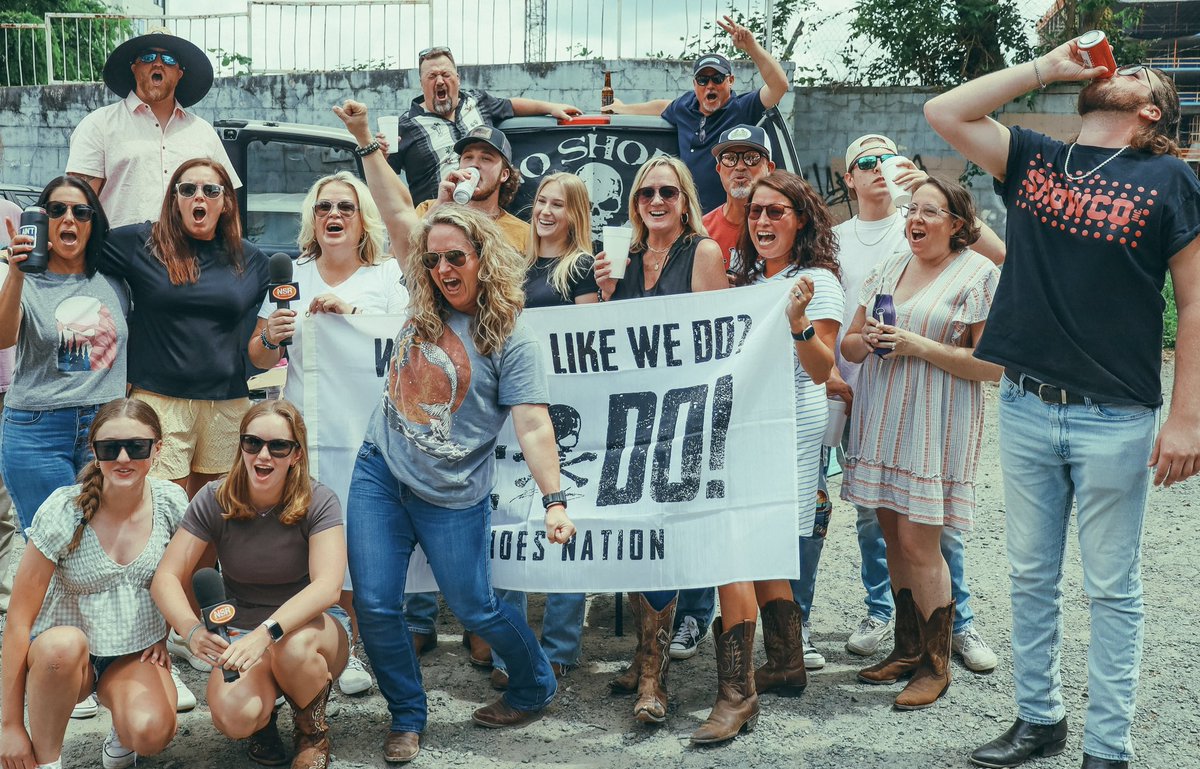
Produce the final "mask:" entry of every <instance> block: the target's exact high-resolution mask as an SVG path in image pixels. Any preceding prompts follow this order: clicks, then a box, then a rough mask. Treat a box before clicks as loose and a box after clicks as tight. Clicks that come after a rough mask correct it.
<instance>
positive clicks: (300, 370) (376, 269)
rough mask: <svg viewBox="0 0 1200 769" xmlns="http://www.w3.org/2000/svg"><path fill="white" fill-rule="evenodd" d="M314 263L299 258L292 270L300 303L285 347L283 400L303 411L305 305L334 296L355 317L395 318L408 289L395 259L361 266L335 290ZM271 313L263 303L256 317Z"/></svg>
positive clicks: (270, 304) (272, 307)
mask: <svg viewBox="0 0 1200 769" xmlns="http://www.w3.org/2000/svg"><path fill="white" fill-rule="evenodd" d="M317 261H318V260H317V259H309V258H306V257H300V258H299V259H297V260H296V263H295V267H294V268H293V270H292V280H293V281H294V282H295V283H296V284H297V285H298V286H299V288H300V299H298V300H297V301H295V302H293V303H292V309H293V310H295V311H296V314H297V318H296V320H297V323H296V333H295V334H294V335H293V336H292V343H291V345H290V346H289V347H288V374H287V384H285V385H284V387H283V397H284V398H286V399H287V400H289V401H291V402H292V403H293V404H294V405H295V406H296V408H298V409H300V410H301V412H303V411H304V352H303V350H304V336H303V335H304V326H305V325H306V324H305V315H304V314H305V312H306V311H307V308H308V305H309V302H311V301H312V300H313V299H314V298H315V297H318V296H320V295H321V294H334V295H335V296H337V297H338V298H339V299H341V300H342V301H344V302H347V303H349V304H351V305H353V306H354V307H356V308H358V311H359V313H366V314H370V315H395V314H400V313H403V312H404V311H405V309H406V308H407V307H408V289H406V288H405V287H404V285H403V284H402V283H401V282H400V280H401V278H402V277H403V273H401V272H400V264H399V262H397V261H396V260H395V259H388V260H387V261H384V262H382V263H380V264H376V265H368V264H364V265H363V266H362V267H359V268H358V270H357V271H356V272H355V273H354V274H353V275H351V276H350V277H349V278H346V279H345V280H344V281H342V282H341V283H340V284H338V285H337V286H330V285H329V284H328V283H326V282H325V280H324V279H323V278H322V277H321V273H320V271H319V270H318V269H317ZM273 312H275V303H274V302H272V301H271V300H269V299H268V300H265V301H264V302H263V304H262V308H260V309H259V311H258V317H260V318H267V317H270V315H271V313H273Z"/></svg>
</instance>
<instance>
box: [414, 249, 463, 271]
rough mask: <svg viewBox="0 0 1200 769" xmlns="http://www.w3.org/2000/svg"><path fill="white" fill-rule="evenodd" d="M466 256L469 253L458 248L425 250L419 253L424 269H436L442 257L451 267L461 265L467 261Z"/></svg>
mask: <svg viewBox="0 0 1200 769" xmlns="http://www.w3.org/2000/svg"><path fill="white" fill-rule="evenodd" d="M468 256H470V254H468V253H467V252H466V251H460V250H459V249H454V250H452V251H426V252H425V253H423V254H421V264H423V265H425V269H427V270H436V269H437V266H438V264H440V263H441V261H442V258H443V257H444V258H445V259H446V261H447V262H449V263H450V265H451V266H452V267H462V266H463V265H464V264H466V263H467V257H468Z"/></svg>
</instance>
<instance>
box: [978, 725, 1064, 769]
mask: <svg viewBox="0 0 1200 769" xmlns="http://www.w3.org/2000/svg"><path fill="white" fill-rule="evenodd" d="M1066 747H1067V719H1066V718H1065V717H1064V718H1063V719H1062V720H1061V721H1059V722H1058V723H1057V724H1049V725H1047V726H1043V725H1041V724H1031V723H1029V722H1028V721H1022V720H1021V719H1019V718H1018V719H1017V720H1016V722H1015V723H1014V724H1013V725H1012V726H1010V727H1009V729H1008V731H1007V732H1005V733H1004V734H1002V735H1000V736H999V737H997V738H996V739H994V740H992V741H991V742H989V743H988V744H986V745H984V746H982V747H980V748H976V749H975V752H974V753H972V754H971V763H973V764H975V765H976V766H986V767H988V769H1007V767H1010V766H1019V765H1021V764H1023V763H1025V761H1026V760H1027V759H1030V758H1036V757H1039V756H1057V755H1058V754H1059V753H1062V752H1063V751H1064V750H1065V749H1066Z"/></svg>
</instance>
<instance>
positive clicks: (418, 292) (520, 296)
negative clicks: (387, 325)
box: [404, 204, 525, 355]
mask: <svg viewBox="0 0 1200 769" xmlns="http://www.w3.org/2000/svg"><path fill="white" fill-rule="evenodd" d="M437 224H448V225H451V226H453V227H457V228H458V229H459V230H461V231H462V233H463V234H464V235H465V236H466V238H467V240H468V241H470V243H471V245H472V246H473V247H474V249H475V253H476V254H478V255H479V295H478V296H477V297H476V299H475V305H476V307H477V308H478V309H477V310H476V312H475V316H474V317H473V318H472V319H471V340H472V341H473V342H474V343H475V349H476V350H478V351H479V352H480V354H482V355H492V354H493V353H497V352H499V351H500V350H501V349H503V347H504V344H505V342H507V341H508V337H509V336H511V335H512V332H513V328H514V327H515V326H516V325H517V316H518V315H520V314H521V310H523V309H524V308H525V257H523V256H522V255H521V254H520V253H519V252H518V251H517V250H516V249H515V248H513V247H512V246H511V245H510V244H509V242H508V240H506V239H505V237H504V233H502V232H501V231H500V228H499V227H497V226H496V224H495V223H494V222H493V221H492V220H491V219H489V218H488V217H487V216H485V215H484V214H481V213H479V212H478V211H475V210H474V209H472V208H468V207H467V206H460V205H455V204H446V205H441V206H438V207H437V208H435V209H433V211H432V212H431V213H430V214H429V215H428V216H426V217H425V219H424V221H422V222H421V226H420V227H419V228H417V229H416V230H414V231H413V234H412V239H411V241H410V242H409V248H408V253H407V254H406V256H405V261H406V263H405V265H404V274H405V275H406V276H407V277H406V282H407V284H408V293H409V321H410V322H411V323H412V324H413V326H414V327H415V328H416V330H417V333H418V334H419V335H420V337H421V338H422V339H428V340H430V341H435V340H437V339H440V338H441V336H442V332H443V331H444V330H445V323H446V319H447V318H449V317H450V309H451V307H450V303H449V302H447V301H446V297H444V296H442V292H441V291H439V290H438V287H437V286H436V285H435V284H434V282H433V276H432V275H431V274H430V271H429V270H428V269H426V268H425V265H423V264H422V263H421V254H423V253H425V252H426V251H428V250H429V232H430V230H432V229H433V227H434V225H437Z"/></svg>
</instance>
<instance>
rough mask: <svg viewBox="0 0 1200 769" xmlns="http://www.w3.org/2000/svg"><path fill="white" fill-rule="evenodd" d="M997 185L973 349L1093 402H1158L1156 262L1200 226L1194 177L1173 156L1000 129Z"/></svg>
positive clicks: (1159, 282) (1160, 271)
mask: <svg viewBox="0 0 1200 769" xmlns="http://www.w3.org/2000/svg"><path fill="white" fill-rule="evenodd" d="M1010 131H1011V135H1012V138H1011V140H1010V142H1009V149H1008V166H1007V168H1006V170H1005V178H1004V181H1003V182H996V185H995V186H996V192H997V193H998V194H999V195H1001V196H1002V197H1003V198H1004V203H1005V206H1006V207H1007V208H1008V224H1007V229H1006V232H1005V242H1006V243H1007V244H1008V255H1007V258H1006V260H1005V262H1004V268H1003V271H1002V272H1001V274H1000V285H999V286H998V287H997V289H996V297H995V300H994V301H993V303H992V308H991V312H990V314H989V315H988V324H987V328H986V329H985V330H984V332H983V337H982V338H981V339H980V341H979V346H978V347H977V348H976V351H975V355H976V356H977V357H979V358H982V359H984V360H988V361H992V362H993V363H999V364H1000V365H1003V366H1007V367H1011V368H1014V369H1016V370H1018V371H1020V372H1021V373H1024V374H1028V375H1030V376H1032V377H1035V378H1037V379H1040V380H1042V381H1044V382H1049V383H1050V384H1053V385H1057V386H1059V387H1064V388H1066V389H1067V390H1069V391H1071V392H1075V393H1078V394H1080V395H1085V396H1088V397H1090V398H1092V399H1094V400H1097V401H1100V402H1102V403H1117V404H1127V405H1145V406H1151V407H1156V406H1159V405H1161V404H1162V383H1161V380H1160V378H1159V373H1160V369H1161V365H1162V331H1163V319H1162V316H1163V309H1164V304H1165V303H1164V301H1163V298H1162V288H1163V283H1164V281H1165V279H1166V272H1167V261H1168V260H1169V259H1170V258H1171V257H1172V256H1174V255H1175V254H1176V253H1178V252H1179V251H1180V250H1182V249H1183V248H1184V247H1185V246H1186V245H1188V244H1189V243H1191V242H1192V240H1194V239H1195V238H1196V237H1197V235H1198V234H1200V181H1197V179H1196V174H1195V173H1194V172H1193V171H1192V170H1191V169H1190V168H1188V166H1187V164H1186V163H1184V162H1183V161H1182V160H1180V159H1179V158H1176V157H1171V156H1168V155H1152V154H1150V153H1147V152H1138V151H1135V150H1129V149H1127V150H1125V151H1124V152H1122V153H1121V154H1120V155H1117V156H1116V157H1115V158H1113V159H1112V160H1111V161H1109V162H1107V163H1105V164H1104V166H1103V168H1098V169H1097V170H1096V171H1095V173H1092V174H1089V175H1088V176H1087V178H1085V179H1082V180H1080V181H1072V180H1071V179H1068V178H1067V177H1066V172H1069V173H1071V174H1073V175H1077V174H1080V173H1082V172H1085V171H1087V170H1088V169H1093V168H1096V167H1097V166H1098V165H1099V164H1100V163H1102V162H1104V161H1105V159H1106V158H1109V157H1111V156H1112V154H1113V153H1114V152H1115V151H1116V148H1111V147H1088V146H1084V145H1078V146H1076V147H1075V149H1074V151H1073V152H1072V153H1071V163H1070V167H1069V168H1067V167H1066V166H1065V165H1064V164H1065V162H1066V157H1067V150H1068V145H1066V144H1064V143H1063V142H1060V141H1058V140H1056V139H1051V138H1050V137H1048V136H1043V135H1042V134H1040V133H1036V132H1034V131H1029V130H1026V129H1022V128H1019V127H1015V126H1014V127H1013V128H1011V129H1010Z"/></svg>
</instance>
